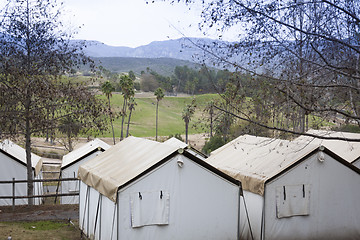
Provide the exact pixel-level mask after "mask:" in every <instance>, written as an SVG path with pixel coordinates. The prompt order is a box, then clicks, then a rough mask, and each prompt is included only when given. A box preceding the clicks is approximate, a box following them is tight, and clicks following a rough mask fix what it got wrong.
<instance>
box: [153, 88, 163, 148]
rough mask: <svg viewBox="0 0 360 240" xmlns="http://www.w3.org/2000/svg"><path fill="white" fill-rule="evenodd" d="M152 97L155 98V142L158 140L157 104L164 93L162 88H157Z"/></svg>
mask: <svg viewBox="0 0 360 240" xmlns="http://www.w3.org/2000/svg"><path fill="white" fill-rule="evenodd" d="M154 95H155V96H156V137H155V140H156V141H157V138H158V111H159V102H160V101H161V99H163V98H164V96H165V95H164V91H163V89H162V88H158V89H156V90H155V92H154Z"/></svg>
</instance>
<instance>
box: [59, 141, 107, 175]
mask: <svg viewBox="0 0 360 240" xmlns="http://www.w3.org/2000/svg"><path fill="white" fill-rule="evenodd" d="M110 147H111V146H110V145H109V144H107V143H106V142H104V141H102V140H100V139H98V138H95V139H94V140H92V141H90V142H87V143H86V144H84V145H83V146H81V147H79V148H77V149H75V150H74V151H72V152H69V153H68V154H66V155H64V156H63V158H62V164H61V169H64V168H66V167H68V166H70V165H72V164H73V163H75V162H78V161H80V160H81V159H83V158H84V157H86V156H88V155H89V154H91V153H93V152H94V151H98V150H100V151H106V150H108V149H109V148H110Z"/></svg>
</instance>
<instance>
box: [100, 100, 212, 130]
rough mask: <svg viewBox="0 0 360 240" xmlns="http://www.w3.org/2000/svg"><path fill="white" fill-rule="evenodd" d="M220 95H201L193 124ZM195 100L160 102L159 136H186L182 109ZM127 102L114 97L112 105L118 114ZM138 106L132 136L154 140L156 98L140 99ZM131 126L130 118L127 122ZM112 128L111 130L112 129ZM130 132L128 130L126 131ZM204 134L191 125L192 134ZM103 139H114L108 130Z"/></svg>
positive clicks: (115, 125) (118, 128)
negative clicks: (207, 105) (152, 138)
mask: <svg viewBox="0 0 360 240" xmlns="http://www.w3.org/2000/svg"><path fill="white" fill-rule="evenodd" d="M218 97H219V96H218V95H216V94H205V95H197V96H196V97H195V98H196V104H197V110H196V112H195V116H194V118H193V121H192V122H193V123H194V122H196V121H197V120H198V119H199V118H200V117H201V115H202V111H203V107H204V106H205V105H206V103H207V102H209V101H210V100H211V99H214V98H218ZM191 100H192V97H165V98H164V99H162V100H161V101H160V103H159V123H158V124H159V125H158V135H159V136H169V135H171V134H172V135H175V134H176V133H180V134H185V125H184V121H183V120H182V118H181V114H182V110H183V108H184V107H185V105H186V104H189V103H190V102H191ZM122 103H123V98H122V95H121V94H113V96H112V98H111V105H112V107H113V109H115V111H117V112H119V111H120V108H121V106H122ZM136 103H137V106H136V107H135V111H133V113H132V116H131V122H130V134H131V135H132V136H136V137H152V136H155V122H156V99H155V97H149V98H136ZM125 122H126V123H127V118H126V119H125ZM120 126H121V118H119V119H116V120H115V122H114V130H115V136H116V137H119V136H120V131H121V130H120ZM109 129H110V128H109ZM125 131H126V127H125V129H124V132H125ZM200 132H203V131H202V130H200V129H195V128H194V126H193V124H190V129H189V134H194V133H200ZM103 137H112V133H111V131H108V132H107V133H105V134H104V135H103Z"/></svg>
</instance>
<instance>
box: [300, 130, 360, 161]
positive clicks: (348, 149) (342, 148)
mask: <svg viewBox="0 0 360 240" xmlns="http://www.w3.org/2000/svg"><path fill="white" fill-rule="evenodd" d="M307 133H309V134H313V135H317V136H323V137H338V138H348V139H349V141H342V140H328V139H319V138H314V137H310V136H300V137H298V138H296V139H294V142H298V143H299V144H301V143H302V144H303V145H307V144H309V143H311V144H314V145H317V146H324V147H326V148H328V149H329V150H331V151H332V152H334V153H335V154H337V155H339V156H341V157H342V158H344V159H345V160H346V161H348V162H349V163H354V162H355V161H356V160H357V159H359V157H360V142H353V141H351V139H360V134H359V133H349V132H334V131H324V130H309V131H308V132H307Z"/></svg>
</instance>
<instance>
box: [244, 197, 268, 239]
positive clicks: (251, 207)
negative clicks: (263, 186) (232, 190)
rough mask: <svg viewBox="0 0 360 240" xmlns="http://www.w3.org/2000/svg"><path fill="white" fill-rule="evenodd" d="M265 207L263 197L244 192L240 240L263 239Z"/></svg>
mask: <svg viewBox="0 0 360 240" xmlns="http://www.w3.org/2000/svg"><path fill="white" fill-rule="evenodd" d="M263 205H264V198H263V197H262V196H260V195H258V194H255V193H252V192H249V191H244V192H243V196H242V197H241V205H240V213H241V214H240V224H241V225H240V239H242V240H260V239H261V223H262V221H261V219H262V213H263ZM249 223H250V224H249Z"/></svg>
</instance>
